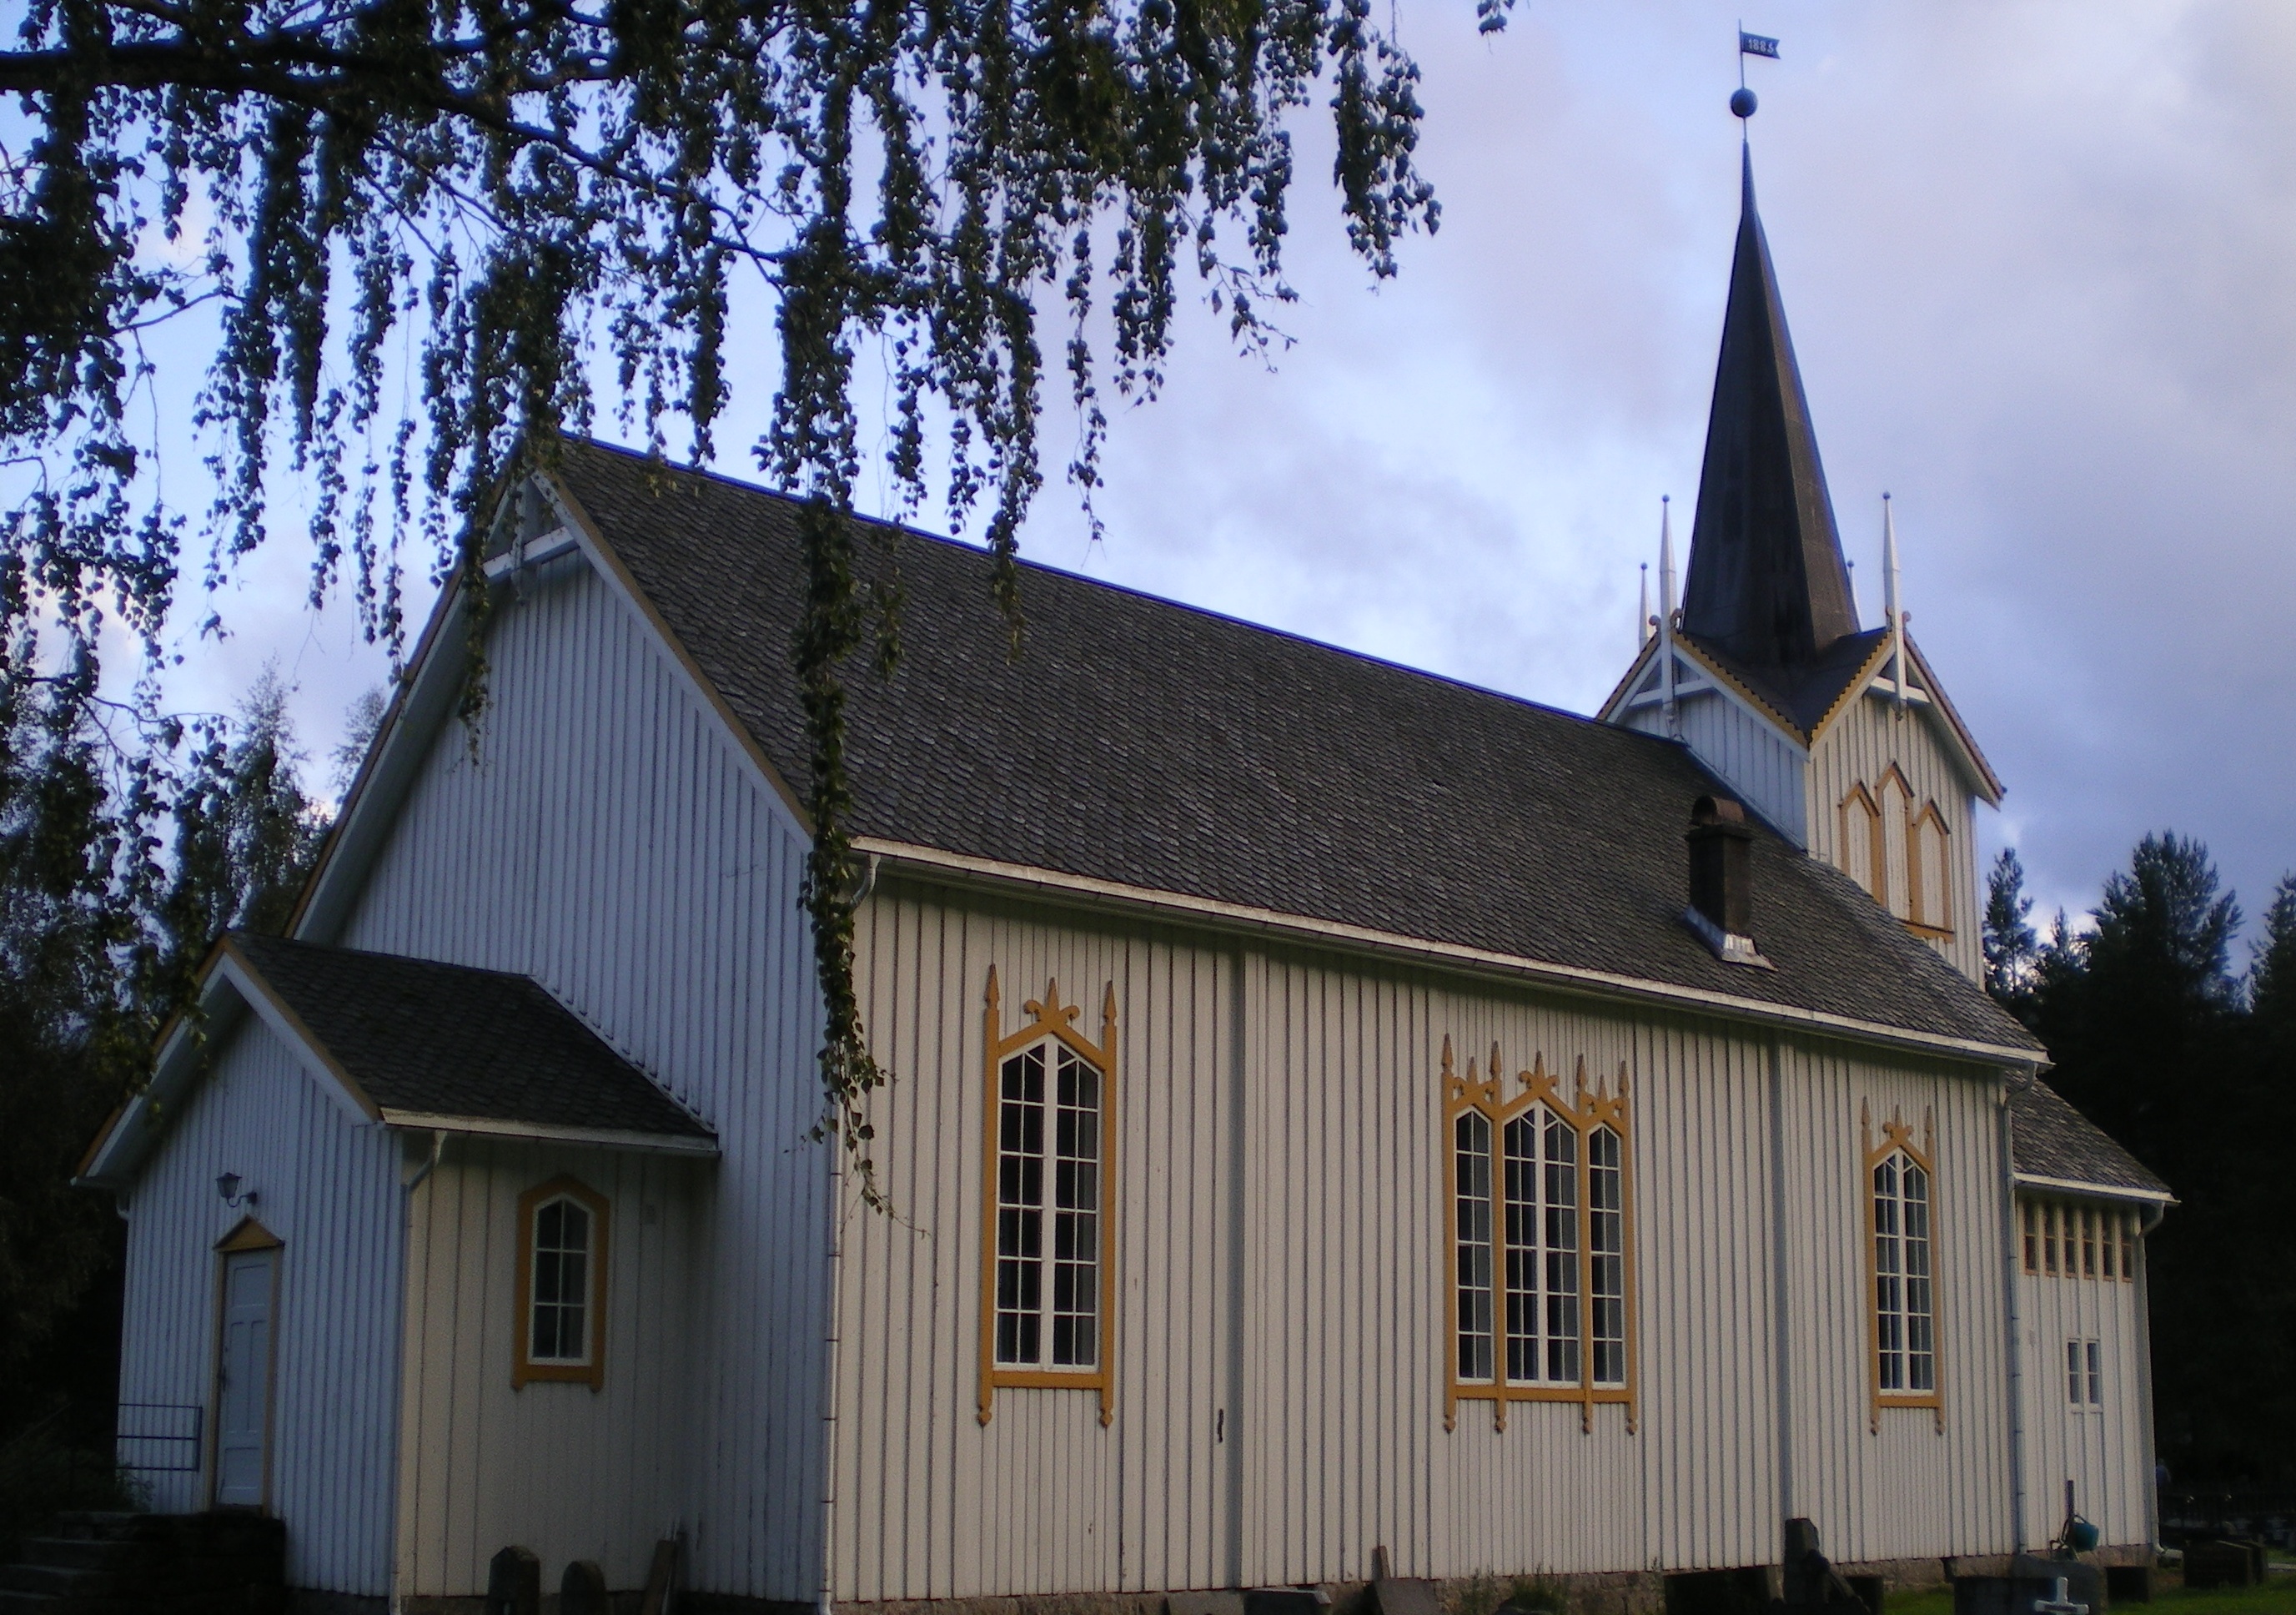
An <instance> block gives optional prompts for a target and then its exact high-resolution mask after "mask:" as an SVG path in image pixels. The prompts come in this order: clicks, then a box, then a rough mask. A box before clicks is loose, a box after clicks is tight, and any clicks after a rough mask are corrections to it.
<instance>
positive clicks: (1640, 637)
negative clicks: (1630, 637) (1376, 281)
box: [1635, 561, 1651, 651]
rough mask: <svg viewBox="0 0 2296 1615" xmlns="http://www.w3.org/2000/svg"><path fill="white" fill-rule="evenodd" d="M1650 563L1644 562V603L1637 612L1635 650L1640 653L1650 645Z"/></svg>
mask: <svg viewBox="0 0 2296 1615" xmlns="http://www.w3.org/2000/svg"><path fill="white" fill-rule="evenodd" d="M1650 636H1651V614H1650V562H1647V561H1645V562H1643V594H1642V603H1641V604H1640V605H1639V606H1637V607H1636V610H1635V649H1636V650H1637V651H1639V650H1641V649H1642V648H1643V647H1644V645H1646V644H1650Z"/></svg>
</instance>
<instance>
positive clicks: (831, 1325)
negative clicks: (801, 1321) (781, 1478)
mask: <svg viewBox="0 0 2296 1615" xmlns="http://www.w3.org/2000/svg"><path fill="white" fill-rule="evenodd" d="M876 862H877V861H876V859H874V858H872V859H870V860H869V864H870V876H871V881H872V883H874V878H875V871H876ZM830 1157H831V1159H830V1166H829V1226H828V1229H827V1230H826V1232H827V1234H828V1239H827V1241H826V1242H825V1243H824V1246H823V1250H822V1258H823V1260H824V1261H825V1262H826V1263H827V1264H828V1267H829V1271H828V1276H827V1282H826V1283H824V1285H823V1289H824V1291H826V1292H827V1297H826V1299H827V1303H828V1315H827V1316H825V1317H824V1319H823V1320H822V1323H823V1333H822V1363H821V1590H820V1592H819V1593H818V1594H816V1595H815V1598H814V1607H815V1609H816V1611H818V1615H831V1611H832V1608H833V1601H832V1593H833V1592H834V1590H835V1589H834V1582H835V1578H836V1563H837V1358H838V1345H837V1332H838V1305H839V1299H840V1297H839V1291H840V1287H841V1281H842V1278H843V1275H844V1269H845V1264H844V1262H843V1261H842V1259H840V1242H841V1233H842V1230H843V1228H844V1225H845V1173H844V1170H843V1168H842V1166H841V1164H840V1159H839V1155H838V1152H835V1151H832V1152H830Z"/></svg>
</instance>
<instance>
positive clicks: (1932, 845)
mask: <svg viewBox="0 0 2296 1615" xmlns="http://www.w3.org/2000/svg"><path fill="white" fill-rule="evenodd" d="M1906 857H1907V889H1908V892H1909V895H1910V897H1911V899H1912V901H1911V906H1910V910H1909V912H1908V913H1907V915H1906V922H1907V924H1908V925H1910V926H1912V927H1913V928H1914V929H1915V930H1917V931H1920V932H1922V933H1923V934H1924V935H1927V936H1933V937H1950V936H1951V935H1953V929H1954V928H1953V833H1952V832H1951V831H1949V830H1948V829H1947V827H1946V822H1945V816H1944V815H1943V814H1941V813H1939V811H1938V805H1937V804H1936V803H1935V802H1924V803H1923V804H1922V807H1921V811H1920V812H1918V813H1916V814H1915V815H1914V817H1913V822H1912V824H1911V825H1910V826H1909V827H1908V829H1907V832H1906Z"/></svg>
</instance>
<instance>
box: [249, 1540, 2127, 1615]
mask: <svg viewBox="0 0 2296 1615" xmlns="http://www.w3.org/2000/svg"><path fill="white" fill-rule="evenodd" d="M2092 1557H2093V1560H2094V1562H2096V1563H2100V1564H2149V1563H2151V1562H2152V1551H2151V1550H2150V1549H2149V1548H2147V1547H2146V1546H2145V1545H2144V1544H2143V1543H2121V1544H2115V1545H2110V1546H2107V1547H2103V1548H2101V1549H2099V1550H2098V1551H2097V1552H2096V1554H2094V1555H2093V1556H2092ZM1749 1568H1754V1567H1749ZM1764 1568H1767V1567H1764ZM2008 1568H2009V1555H2008V1554H1988V1555H1980V1556H1975V1557H1965V1558H1958V1559H1874V1560H1865V1561H1860V1562H1855V1563H1841V1564H1836V1565H1835V1566H1834V1569H1835V1570H1839V1571H1840V1572H1841V1574H1842V1575H1843V1576H1845V1577H1848V1576H1879V1577H1880V1578H1882V1585H1883V1586H1884V1587H1886V1588H1887V1589H1888V1591H1890V1593H1893V1594H1896V1593H1917V1592H1923V1591H1926V1590H1929V1589H1931V1588H1934V1587H1941V1586H1946V1585H1947V1584H1948V1582H1950V1581H1951V1580H1952V1579H1953V1578H1955V1577H1956V1576H1998V1575H2003V1574H2005V1573H2006V1572H2007V1570H2008ZM1769 1580H1770V1583H1771V1590H1772V1592H1773V1593H1775V1590H1776V1587H1775V1582H1776V1577H1775V1570H1771V1572H1770V1575H1769ZM1666 1581H1667V1578H1666V1577H1665V1575H1664V1574H1662V1573H1661V1572H1659V1571H1656V1570H1605V1571H1600V1572H1595V1573H1589V1574H1580V1575H1569V1576H1564V1575H1554V1574H1541V1573H1538V1572H1531V1573H1529V1574H1526V1575H1522V1576H1518V1577H1505V1576H1472V1577H1460V1578H1453V1579H1451V1580H1447V1581H1439V1582H1437V1583H1436V1584H1435V1594H1436V1598H1437V1600H1438V1602H1439V1603H1441V1604H1442V1606H1443V1611H1444V1615H1491V1611H1494V1610H1496V1609H1497V1608H1498V1606H1499V1605H1500V1604H1502V1603H1505V1602H1507V1600H1508V1599H1510V1598H1525V1599H1526V1600H1527V1601H1528V1602H1530V1603H1537V1602H1538V1594H1540V1593H1542V1592H1545V1593H1552V1594H1560V1595H1562V1604H1563V1608H1562V1609H1560V1610H1557V1611H1554V1615H1665V1611H1666V1607H1667V1598H1666ZM1284 1590H1292V1589H1284ZM1370 1590H1371V1586H1370V1584H1369V1583H1368V1582H1362V1581H1327V1582H1324V1583H1322V1584H1320V1585H1319V1586H1316V1588H1315V1589H1314V1591H1316V1593H1318V1594H1320V1595H1322V1597H1323V1598H1324V1600H1325V1601H1326V1603H1327V1607H1328V1609H1329V1611H1330V1615H1369V1612H1370V1601H1369V1599H1368V1598H1367V1597H1366V1596H1365V1595H1367V1594H1368V1593H1369V1592H1370ZM639 1598H640V1595H639V1594H636V1593H616V1594H614V1595H613V1603H614V1615H637V1609H638V1603H639ZM1168 1601H1173V1602H1178V1603H1183V1604H1185V1606H1186V1607H1185V1609H1184V1610H1179V1611H1171V1615H1249V1611H1247V1609H1246V1607H1245V1595H1244V1594H1243V1593H1242V1592H1237V1591H1233V1590H1220V1591H1210V1592H1195V1593H1182V1594H1172V1593H1061V1594H1047V1595H1042V1596H1032V1597H1010V1598H931V1599H906V1600H887V1601H885V1602H882V1603H840V1604H838V1605H837V1606H836V1611H835V1615H1167V1610H1166V1604H1167V1603H1168ZM557 1604H558V1598H557V1595H556V1594H555V1593H550V1592H545V1594H544V1595H543V1600H542V1606H543V1615H555V1611H556V1609H557ZM677 1607H678V1610H679V1611H680V1615H817V1611H816V1606H815V1605H813V1604H810V1603H791V1602H788V1601H784V1600H779V1599H771V1598H744V1597H740V1596H737V1595H733V1594H728V1593H702V1592H681V1593H680V1594H678V1595H677ZM485 1609H486V1600H485V1599H483V1598H419V1597H418V1598H409V1599H407V1600H406V1603H405V1604H404V1606H403V1615H485ZM384 1610H385V1601H384V1600H382V1599H380V1598H356V1597H352V1596H350V1595H346V1594H341V1593H315V1592H306V1591H298V1592H296V1593H295V1594H294V1606H293V1615H383V1612H384Z"/></svg>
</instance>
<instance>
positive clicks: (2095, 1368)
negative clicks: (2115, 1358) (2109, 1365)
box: [2088, 1340, 2104, 1407]
mask: <svg viewBox="0 0 2296 1615" xmlns="http://www.w3.org/2000/svg"><path fill="white" fill-rule="evenodd" d="M2100 1345H2101V1342H2099V1341H2096V1340H2091V1341H2090V1342H2089V1343H2088V1405H2089V1406H2091V1407H2102V1406H2104V1364H2103V1360H2102V1359H2103V1352H2102V1351H2101V1350H2100V1349H2099V1347H2100Z"/></svg>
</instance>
